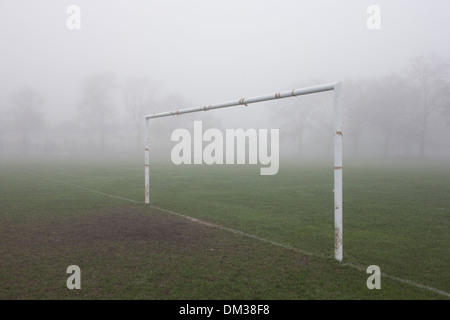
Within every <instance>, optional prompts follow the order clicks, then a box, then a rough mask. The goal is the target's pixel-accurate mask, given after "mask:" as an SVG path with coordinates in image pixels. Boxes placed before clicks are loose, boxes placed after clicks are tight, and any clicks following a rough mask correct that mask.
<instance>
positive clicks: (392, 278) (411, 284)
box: [31, 172, 450, 298]
mask: <svg viewBox="0 0 450 320" xmlns="http://www.w3.org/2000/svg"><path fill="white" fill-rule="evenodd" d="M31 174H33V175H35V176H38V177H41V178H45V179H47V180H51V181H54V182H58V183H63V184H66V185H68V186H72V187H74V188H77V189H81V190H84V191H89V192H93V193H97V194H100V195H103V196H106V197H109V198H114V199H119V200H124V201H128V202H132V203H135V204H144V202H142V201H137V200H133V199H128V198H124V197H119V196H114V195H112V194H109V193H105V192H102V191H98V190H94V189H91V188H86V187H82V186H79V185H76V184H73V183H70V182H65V181H61V180H57V179H53V178H49V177H46V176H42V175H39V174H36V173H33V172H31ZM147 206H148V207H150V208H152V209H155V210H159V211H162V212H165V213H169V214H172V215H175V216H178V217H181V218H184V219H188V220H190V221H192V222H196V223H199V224H202V225H205V226H208V227H212V228H217V229H220V230H225V231H229V232H232V233H235V234H239V235H242V236H245V237H249V238H252V239H256V240H259V241H262V242H265V243H269V244H272V245H274V246H277V247H281V248H284V249H288V250H292V251H295V252H298V253H300V254H303V255H307V256H312V257H317V258H323V259H330V258H331V257H329V256H325V255H320V254H316V253H311V252H308V251H305V250H302V249H298V248H295V247H292V246H290V245H286V244H283V243H280V242H276V241H273V240H269V239H266V238H262V237H259V236H257V235H254V234H250V233H246V232H243V231H240V230H236V229H233V228H229V227H225V226H222V225H219V224H215V223H211V222H207V221H203V220H199V219H197V218H193V217H190V216H187V215H184V214H181V213H178V212H175V211H171V210H167V209H164V208H160V207H156V206H154V205H147ZM341 265H343V266H348V267H351V268H353V269H356V270H358V271H361V272H366V268H365V267H363V266H359V265H356V264H352V263H348V262H342V263H341ZM381 276H382V277H385V278H388V279H391V280H395V281H397V282H401V283H404V284H407V285H410V286H413V287H416V288H420V289H425V290H428V291H431V292H434V293H437V294H440V295H442V296H446V297H448V298H450V293H448V292H445V291H442V290H439V289H436V288H433V287H430V286H426V285H423V284H420V283H417V282H414V281H411V280H407V279H402V278H399V277H396V276H392V275H389V274H386V273H384V272H382V273H381Z"/></svg>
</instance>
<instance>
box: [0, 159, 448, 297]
mask: <svg viewBox="0 0 450 320" xmlns="http://www.w3.org/2000/svg"><path fill="white" fill-rule="evenodd" d="M151 179H152V180H151V181H152V187H151V201H152V204H153V205H155V206H158V207H161V208H164V209H168V210H172V211H175V212H179V213H181V214H184V215H187V216H190V217H193V218H197V219H201V220H203V221H207V222H212V223H215V224H218V225H220V226H223V227H227V228H232V229H234V230H238V231H242V232H244V233H246V234H249V235H255V236H258V237H261V238H264V239H267V240H270V241H274V242H277V243H279V244H281V245H285V246H291V247H294V248H297V249H300V250H302V251H304V252H308V253H310V254H311V255H305V254H302V253H301V252H299V251H293V250H289V249H287V248H285V247H282V246H276V245H273V244H268V243H267V242H263V241H260V240H257V239H254V238H251V237H246V236H245V235H242V234H238V233H233V232H231V231H229V230H225V229H220V228H212V227H209V226H205V225H201V224H198V223H195V222H192V221H190V220H187V219H185V218H182V217H178V216H174V215H171V214H169V213H165V212H161V211H158V210H156V209H154V208H150V207H147V206H145V205H144V204H143V203H142V202H143V197H144V194H143V166H142V164H141V163H132V162H126V161H111V162H104V161H100V160H99V161H91V162H88V161H67V160H64V159H60V160H59V161H56V160H51V161H43V160H34V161H33V162H32V163H29V162H28V161H3V162H2V163H1V164H0V240H1V242H0V256H1V260H0V298H1V299H24V298H25V299H29V298H31V299H67V298H69V299H72V298H88V299H448V297H446V296H444V295H441V294H438V293H436V292H433V291H430V290H427V289H424V288H420V287H416V286H414V285H410V284H407V283H403V282H401V281H397V280H394V279H392V278H389V277H383V278H382V289H381V290H369V289H367V287H366V280H367V277H368V276H369V275H368V274H366V273H365V269H366V268H367V266H369V265H373V264H375V265H378V266H379V267H380V268H381V271H382V272H383V273H386V274H388V275H391V276H394V277H397V278H401V279H404V280H410V281H413V282H415V283H418V284H421V285H424V286H428V287H432V288H436V289H437V290H441V291H444V292H447V293H448V292H450V274H449V272H448V270H449V269H450V259H449V257H450V255H449V253H450V252H449V247H450V246H449V245H450V197H449V195H450V166H449V165H445V164H442V163H426V164H425V163H418V162H408V163H405V162H402V163H401V162H396V163H389V164H384V163H371V164H368V163H367V164H364V163H363V164H361V163H348V164H346V166H345V168H344V264H341V263H338V262H336V261H334V259H333V248H334V244H333V241H334V230H333V193H332V189H333V172H332V165H330V164H329V163H315V164H302V165H293V164H288V163H281V166H280V171H279V173H278V174H277V175H275V176H260V175H259V167H258V166H172V165H160V164H155V165H152V167H151ZM88 189H91V190H88ZM92 190H97V191H100V192H102V193H104V194H100V193H95V192H92ZM105 194H110V195H114V196H119V197H123V198H127V199H131V200H135V201H137V202H140V203H133V202H129V201H125V200H122V199H118V198H112V197H108V196H106V195H105ZM345 263H348V264H350V265H346V264H345ZM71 264H76V265H79V266H80V268H81V270H82V289H81V290H78V291H75V290H68V289H67V288H66V287H65V281H66V279H67V277H68V274H66V273H65V269H66V268H67V266H69V265H71Z"/></svg>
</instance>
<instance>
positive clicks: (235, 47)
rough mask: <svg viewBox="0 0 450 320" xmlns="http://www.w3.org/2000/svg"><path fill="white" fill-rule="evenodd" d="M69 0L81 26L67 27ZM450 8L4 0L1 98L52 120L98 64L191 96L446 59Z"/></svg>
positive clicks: (268, 1) (205, 97) (68, 108)
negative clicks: (29, 96)
mask: <svg viewBox="0 0 450 320" xmlns="http://www.w3.org/2000/svg"><path fill="white" fill-rule="evenodd" d="M72 4H73V5H77V6H79V8H80V9H81V29H80V30H69V29H68V28H67V26H66V21H67V19H68V18H69V14H67V12H66V10H67V8H68V6H69V5H72ZM369 5H378V6H379V8H380V10H381V11H380V13H381V15H380V17H381V20H380V21H381V29H379V30H370V29H369V28H368V27H367V25H366V21H367V19H368V17H369V14H368V13H367V12H366V10H367V8H368V6H369ZM449 12H450V1H448V0H431V1H425V0H421V1H417V0H416V1H411V0H407V1H406V0H402V1H400V0H395V1H392V0H391V1H379V0H377V1H365V0H341V1H337V0H321V1H317V0H315V1H312V0H309V1H301V0H297V1H294V0H277V1H275V0H220V1H219V0H179V1H173V0H164V1H163V0H147V1H144V0H131V1H130V0H109V1H99V0H97V1H95V0H85V1H81V0H71V1H64V0H41V1H36V0H33V1H31V0H27V1H25V0H14V1H13V0H1V1H0V43H1V51H0V52H1V53H0V57H1V59H0V87H1V91H0V102H1V104H3V105H4V104H5V103H6V101H7V97H8V95H9V94H10V93H11V92H12V91H14V90H15V89H17V88H19V87H22V86H30V87H33V88H36V89H38V90H39V91H41V93H42V95H43V96H44V98H45V108H46V109H45V110H46V117H47V119H48V120H50V121H56V120H60V119H67V118H70V117H72V116H74V114H75V111H74V110H75V105H76V101H75V100H76V99H78V98H79V93H80V82H81V79H82V78H83V77H85V76H88V75H91V74H93V73H96V72H102V71H113V72H114V73H116V74H117V75H118V76H119V77H127V76H133V75H139V76H149V77H151V78H153V79H155V80H158V81H162V85H163V88H164V91H165V92H176V93H180V94H182V95H184V96H186V97H187V98H188V100H189V101H191V102H192V103H193V104H194V106H196V105H197V104H201V105H203V104H209V103H215V102H220V101H224V100H231V99H235V98H239V97H243V96H251V95H259V94H264V93H270V92H276V91H280V90H286V89H290V88H291V87H292V86H293V85H295V84H296V83H300V82H304V81H308V80H309V79H311V78H316V79H321V80H323V81H324V82H328V81H337V80H343V79H346V78H359V77H376V76H381V75H385V74H388V73H390V72H396V71H399V70H401V69H402V68H404V67H405V66H406V65H407V64H408V62H409V59H410V58H411V57H413V56H416V55H420V54H428V53H431V52H437V53H439V54H441V55H442V56H444V57H450V41H448V39H449V37H450V23H449V19H448V16H449ZM166 109H170V107H169V106H162V107H161V111H164V110H166Z"/></svg>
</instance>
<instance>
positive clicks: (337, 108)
mask: <svg viewBox="0 0 450 320" xmlns="http://www.w3.org/2000/svg"><path fill="white" fill-rule="evenodd" d="M340 95H341V84H340V83H337V84H336V86H335V87H334V258H335V259H336V260H338V261H342V251H343V250H342V108H341V97H340Z"/></svg>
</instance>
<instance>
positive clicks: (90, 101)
mask: <svg viewBox="0 0 450 320" xmlns="http://www.w3.org/2000/svg"><path fill="white" fill-rule="evenodd" d="M115 85H116V81H115V76H114V75H113V74H112V73H110V72H104V73H99V74H95V75H92V76H89V77H87V78H85V79H84V80H83V83H82V87H81V91H82V93H81V95H82V96H81V101H80V105H79V111H80V114H81V116H82V118H84V120H86V121H87V122H88V123H89V124H90V125H91V126H93V127H94V129H95V130H96V131H97V132H98V133H99V135H100V145H101V148H102V149H105V146H106V138H105V137H106V129H107V126H108V124H109V123H110V122H111V120H112V118H113V99H112V96H111V94H112V90H113V88H114V87H115Z"/></svg>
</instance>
